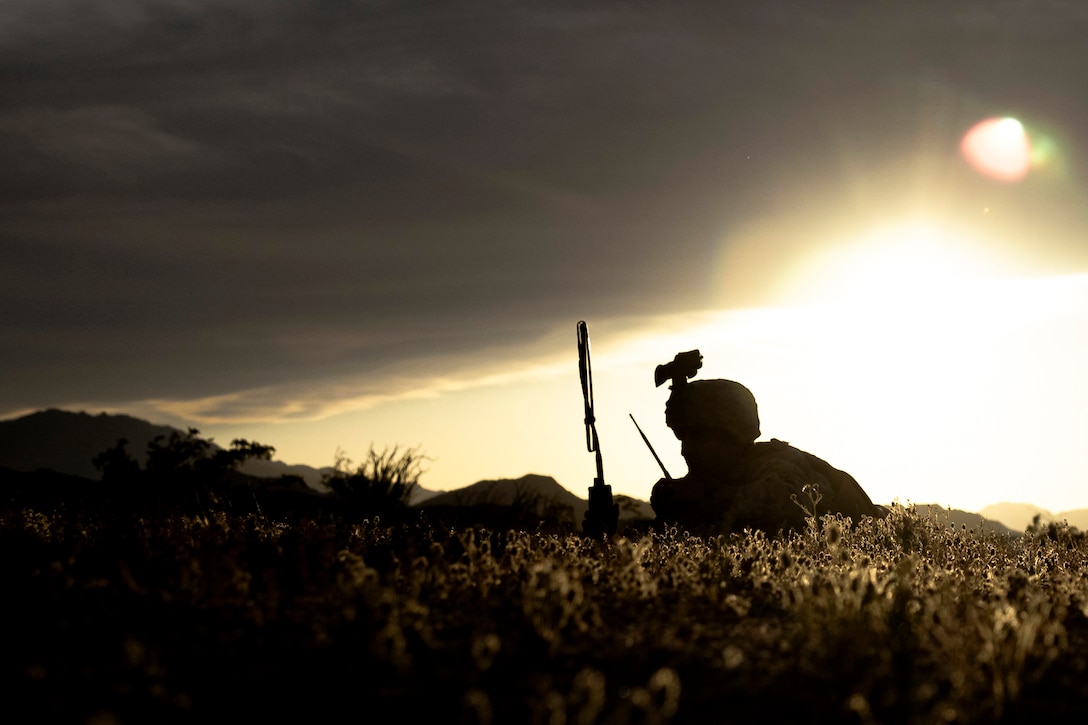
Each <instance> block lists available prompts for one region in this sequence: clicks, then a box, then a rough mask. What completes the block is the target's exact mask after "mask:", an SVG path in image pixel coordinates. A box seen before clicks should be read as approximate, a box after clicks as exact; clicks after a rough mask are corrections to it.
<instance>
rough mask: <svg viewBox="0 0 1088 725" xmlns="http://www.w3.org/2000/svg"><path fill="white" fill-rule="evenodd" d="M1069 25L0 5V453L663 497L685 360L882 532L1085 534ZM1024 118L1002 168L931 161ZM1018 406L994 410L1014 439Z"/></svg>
mask: <svg viewBox="0 0 1088 725" xmlns="http://www.w3.org/2000/svg"><path fill="white" fill-rule="evenodd" d="M1086 32H1088V9H1085V7H1084V6H1083V4H1082V3H1079V2H1062V1H1058V0H1054V1H1041V2H1034V3H1023V2H1012V1H1009V2H1004V1H1001V0H994V1H990V2H981V1H979V2H971V1H964V2H956V3H949V2H945V1H943V0H941V1H938V0H932V1H929V0H921V1H919V0H914V1H912V2H894V1H889V2H880V3H877V2H826V3H811V2H802V1H801V0H797V1H795V2H738V3H722V2H711V1H705V2H702V1H699V2H697V1H691V2H685V1H680V2H670V3H624V2H578V3H565V2H548V3H532V2H491V1H489V2H381V1H377V2H352V1H351V0H309V1H306V2H303V1H298V2H289V1H276V2H272V1H269V2H258V1H257V0H218V1H216V2H213V1H211V0H207V1H205V0H149V1H145V2H137V1H136V0H101V1H100V2H96V3H93V4H88V3H82V2H75V0H52V1H51V2H48V3H43V2H39V1H38V0H6V1H5V2H4V3H3V4H2V5H0V217H2V219H3V223H2V224H0V250H2V259H3V264H2V265H0V300H2V304H0V329H2V337H0V349H2V351H3V352H2V355H0V416H2V417H5V418H7V417H15V416H17V415H21V414H24V413H26V412H30V411H33V410H36V409H41V408H45V407H60V408H66V409H72V410H86V411H88V412H98V411H103V410H105V411H112V412H125V413H130V414H134V415H138V416H140V417H144V418H147V419H149V420H152V421H153V422H163V423H171V424H176V425H190V426H194V427H197V428H198V429H200V430H201V432H202V433H204V434H206V435H214V437H215V438H216V440H218V441H220V442H224V443H225V442H227V441H229V440H230V439H231V438H233V437H236V436H243V437H249V438H256V439H257V440H259V441H261V442H263V443H267V444H270V445H273V446H275V447H276V448H277V450H278V455H277V457H279V458H281V459H282V460H285V461H287V462H292V463H309V464H311V465H317V466H320V465H328V464H330V463H331V462H332V460H333V458H334V455H335V451H336V450H337V449H338V448H339V449H341V450H343V451H345V452H347V453H348V454H349V455H353V456H354V457H355V458H362V457H363V456H364V455H365V451H366V450H367V448H368V446H370V445H375V446H377V447H382V446H386V445H395V444H399V445H402V446H418V447H420V448H422V449H423V450H424V451H426V453H427V454H428V455H429V456H430V458H431V461H430V463H429V466H428V472H427V473H426V474H425V476H424V478H423V480H422V483H423V484H424V485H425V486H428V487H431V488H446V489H448V488H455V487H458V486H460V485H466V484H468V483H472V482H474V481H476V480H480V479H483V478H501V477H517V476H520V475H522V474H524V473H528V472H535V473H544V474H549V475H554V476H555V477H556V478H557V479H558V480H559V481H560V483H562V484H563V485H564V486H566V487H567V488H568V489H570V490H572V491H574V492H576V493H578V494H580V495H584V491H583V487H584V486H587V485H589V484H590V483H591V482H592V478H593V475H594V464H593V456H592V455H591V454H589V453H588V452H587V451H586V450H585V442H584V431H583V428H582V425H581V423H582V420H581V419H582V409H581V407H582V401H581V390H580V387H579V383H578V377H577V353H576V337H575V325H576V323H577V321H578V320H583V319H584V320H586V321H587V322H588V324H589V329H590V335H591V338H592V341H593V343H592V344H593V348H592V349H593V354H594V361H593V362H594V373H595V376H596V379H595V382H596V385H597V389H598V394H597V401H596V402H597V406H598V416H599V418H600V423H599V426H600V434H601V443H602V452H603V454H604V456H605V461H606V464H605V465H606V480H607V481H608V482H609V483H611V484H612V485H613V488H614V489H616V490H617V491H619V492H625V493H630V494H632V495H637V496H640V497H648V496H649V487H650V486H651V485H652V483H653V482H654V481H655V480H656V479H657V477H659V475H660V471H659V470H658V469H657V466H656V464H655V463H654V461H653V458H652V457H651V456H650V455H649V453H648V451H646V449H645V447H644V446H643V444H642V441H641V439H640V438H638V434H637V431H636V430H635V429H634V427H633V426H632V425H631V422H630V419H629V417H628V415H629V414H634V415H635V416H636V417H637V418H638V420H639V423H640V425H642V427H643V429H644V430H645V431H646V433H647V435H648V436H649V437H650V438H651V440H652V441H653V442H655V446H656V447H657V448H658V451H659V453H660V454H661V456H662V458H663V459H664V460H666V463H667V465H669V467H670V468H671V469H672V471H671V472H672V473H673V474H674V475H680V474H682V473H683V463H682V459H680V458H679V456H678V444H677V442H676V441H675V439H674V438H672V436H671V433H670V432H669V431H668V429H666V428H665V427H664V424H663V416H662V410H663V405H664V400H665V397H666V396H667V391H665V390H663V389H657V388H654V386H653V383H652V375H653V368H654V367H655V366H656V364H658V363H662V362H666V361H668V360H669V359H671V358H672V356H673V355H674V354H675V353H677V352H680V351H683V350H688V349H693V348H699V349H701V350H702V351H703V354H704V359H705V367H704V370H703V372H702V373H701V376H704V377H728V378H732V379H737V380H740V381H741V382H744V383H745V384H746V385H748V386H749V387H750V388H752V389H753V392H755V393H756V396H757V399H759V401H760V405H761V414H762V417H763V420H764V426H763V431H764V434H765V437H777V438H782V439H785V440H789V441H791V442H793V443H794V444H795V445H798V446H799V447H802V448H805V449H806V450H810V451H811V452H813V453H816V454H817V455H820V456H821V457H824V458H827V459H828V460H829V461H830V462H831V463H832V464H834V465H837V466H839V467H842V468H844V469H847V470H850V471H851V472H852V473H854V474H855V476H856V477H857V478H858V479H859V481H860V482H861V483H862V485H863V487H865V488H866V490H868V491H870V493H871V494H872V496H873V498H874V499H877V500H882V501H890V500H892V499H893V498H899V499H900V500H910V501H915V502H919V503H922V502H929V501H934V502H937V503H942V504H946V505H955V506H961V507H979V506H982V505H985V504H986V503H991V502H994V501H1000V500H1030V501H1033V502H1037V503H1040V504H1041V505H1044V506H1047V507H1050V508H1054V509H1055V510H1061V509H1063V508H1075V507H1088V486H1086V485H1085V483H1086V481H1088V453H1085V452H1082V450H1083V449H1084V448H1085V447H1084V446H1083V441H1084V440H1085V438H1086V436H1088V421H1086V418H1088V392H1086V391H1085V387H1086V386H1085V384H1084V383H1083V382H1082V380H1081V378H1082V372H1081V371H1082V370H1083V369H1088V352H1086V351H1085V349H1084V347H1083V346H1084V344H1085V343H1084V337H1085V334H1086V332H1085V331H1086V330H1088V277H1085V276H1084V275H1088V239H1086V231H1088V203H1085V202H1086V194H1085V176H1086V173H1088V169H1086V165H1088V152H1086V148H1088V133H1086V131H1085V129H1088V95H1086V94H1085V93H1084V88H1085V86H1084V80H1083V69H1084V68H1085V67H1086V65H1088V45H1085V43H1084V40H1083V39H1084V37H1085V33H1086ZM1004 117H1013V118H1016V119H1018V121H1019V122H1020V124H1022V126H1021V128H1022V130H1023V134H1024V137H1025V138H1027V139H1028V140H1029V141H1030V150H1031V154H1030V161H1031V164H1030V170H1029V171H1027V173H1026V174H1025V175H1022V178H1021V177H1020V176H1018V177H1017V178H1016V179H1012V180H1010V179H1008V178H994V176H993V175H988V174H987V173H984V171H980V170H979V168H976V167H975V166H972V164H971V163H970V162H969V160H968V159H967V158H966V157H965V156H964V154H963V153H961V142H962V140H963V138H964V135H965V134H966V133H967V132H968V130H969V129H971V128H972V126H974V125H975V124H976V123H978V122H980V121H983V120H984V119H987V118H1004ZM1010 401H1011V402H1010Z"/></svg>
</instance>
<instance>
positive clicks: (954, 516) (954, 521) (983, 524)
mask: <svg viewBox="0 0 1088 725" xmlns="http://www.w3.org/2000/svg"><path fill="white" fill-rule="evenodd" d="M914 508H915V510H916V511H917V512H918V514H919V515H922V516H928V517H929V518H930V519H932V520H934V521H936V522H938V523H943V524H946V525H947V526H950V527H953V528H960V527H966V528H967V529H969V530H972V531H995V532H997V533H1000V534H1011V535H1017V534H1022V533H1023V530H1022V529H1021V530H1016V529H1011V528H1009V527H1008V526H1006V525H1005V524H1003V523H1001V522H1000V521H995V520H992V519H990V518H987V517H985V516H982V515H980V514H976V513H971V512H970V511H961V510H960V509H946V508H944V507H942V506H938V505H936V504H916V505H915V507H914Z"/></svg>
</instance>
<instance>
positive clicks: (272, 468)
mask: <svg viewBox="0 0 1088 725" xmlns="http://www.w3.org/2000/svg"><path fill="white" fill-rule="evenodd" d="M186 432H187V431H183V430H180V429H178V428H173V427H171V426H167V425H154V424H152V423H149V422H147V421H146V420H141V419H139V418H133V417H131V416H128V415H112V414H108V413H99V414H98V415H90V414H88V413H85V412H79V413H73V412H70V411H66V410H57V409H49V410H43V411H39V412H37V413H31V414H30V415H25V416H23V417H21V418H14V419H11V420H4V421H0V466H4V467H7V468H10V469H12V470H14V471H23V472H31V471H37V470H50V471H56V472H58V473H63V474H67V475H71V476H80V477H82V478H89V479H92V480H99V479H100V478H101V475H100V474H99V472H98V470H97V469H96V468H95V467H94V464H93V463H92V461H93V460H94V458H95V456H97V455H98V454H99V453H101V452H102V451H104V450H106V449H108V448H112V447H113V446H115V445H116V444H117V441H119V440H121V439H125V440H127V441H128V444H127V445H126V447H125V450H127V451H128V454H129V455H130V456H132V458H133V459H134V460H135V461H136V462H137V463H139V464H140V465H141V466H142V465H143V464H144V462H145V461H146V460H147V444H148V443H149V442H150V441H152V440H154V439H155V437H156V436H166V437H169V436H170V434H171V433H180V434H183V435H184V434H185V433H186ZM260 442H262V443H263V441H260ZM213 445H217V444H214V443H213ZM241 470H242V472H243V473H247V474H249V475H251V476H257V477H260V478H279V477H280V476H284V475H295V476H299V477H300V478H302V479H303V480H304V481H305V482H306V484H307V485H308V486H310V487H311V488H314V489H317V490H322V489H323V486H322V484H321V477H322V474H323V473H325V472H326V471H329V470H331V469H327V468H326V469H317V468H313V467H311V466H304V465H288V464H286V463H282V462H280V461H275V460H273V461H255V460H250V461H246V463H245V465H243V466H242V469H241Z"/></svg>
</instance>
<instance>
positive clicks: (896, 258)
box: [779, 222, 1006, 307]
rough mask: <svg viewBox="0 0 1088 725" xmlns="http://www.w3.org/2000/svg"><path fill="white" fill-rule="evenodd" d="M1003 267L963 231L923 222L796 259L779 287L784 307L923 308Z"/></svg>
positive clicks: (869, 234) (866, 235)
mask: <svg viewBox="0 0 1088 725" xmlns="http://www.w3.org/2000/svg"><path fill="white" fill-rule="evenodd" d="M1005 267H1006V265H1005V264H1003V263H1002V260H1000V259H999V258H998V257H997V255H995V254H994V253H992V252H990V251H988V250H987V249H986V248H985V246H984V245H982V244H981V243H979V242H978V241H976V240H974V239H972V238H971V237H970V235H968V234H967V233H965V232H962V231H954V230H952V229H950V228H945V227H942V226H938V225H936V224H932V223H928V222H910V223H905V224H899V225H893V226H888V227H883V228H878V229H873V230H871V231H869V232H867V233H863V234H861V235H859V236H858V237H857V238H856V240H855V241H853V242H850V243H847V244H843V245H840V246H834V247H829V248H824V249H820V250H819V251H817V252H814V253H813V254H811V255H809V256H807V257H805V258H803V259H801V260H800V261H799V262H798V264H797V265H796V266H795V267H794V268H793V269H792V270H791V271H790V272H789V273H788V274H787V275H786V276H785V277H784V278H783V280H782V282H781V284H780V286H779V295H780V299H781V300H782V301H785V302H788V303H796V302H800V303H810V302H817V303H856V304H863V305H879V306H887V305H901V304H909V305H911V306H912V307H918V306H928V305H929V304H931V303H934V302H939V303H941V304H944V303H947V302H948V300H947V297H949V296H950V295H951V296H956V295H958V294H959V293H960V292H962V285H963V284H964V283H967V282H971V281H974V280H978V279H981V278H986V277H992V276H996V275H1000V274H1001V273H1002V272H1003V271H1004V270H1005Z"/></svg>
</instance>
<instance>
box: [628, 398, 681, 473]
mask: <svg viewBox="0 0 1088 725" xmlns="http://www.w3.org/2000/svg"><path fill="white" fill-rule="evenodd" d="M627 415H629V416H631V422H632V423H634V424H635V427H636V428H638V434H639V435H640V436H642V442H643V443H645V444H646V447H647V448H649V449H650V453H652V454H653V456H654V460H655V461H657V465H659V466H661V472H662V473H664V474H665V478H667V479H669V480H670V481H671V480H672V476H670V475H669V472H668V470H667V469H666V468H665V464H664V463H662V462H661V459H660V458H658V456H657V451H655V450H654V447H653V446H652V445H650V439H649V438H647V437H646V434H645V433H643V432H642V427H641V426H640V425H639V424H638V421H637V420H635V416H634V414H633V413H628V414H627Z"/></svg>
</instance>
